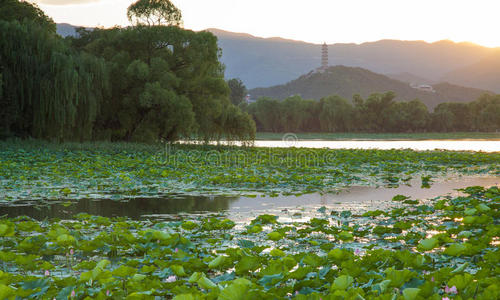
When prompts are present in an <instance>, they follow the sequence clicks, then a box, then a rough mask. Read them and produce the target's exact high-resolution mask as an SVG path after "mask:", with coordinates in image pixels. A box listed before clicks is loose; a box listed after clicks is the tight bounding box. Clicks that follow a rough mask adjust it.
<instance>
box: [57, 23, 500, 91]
mask: <svg viewBox="0 0 500 300" xmlns="http://www.w3.org/2000/svg"><path fill="white" fill-rule="evenodd" d="M76 27H77V26H72V25H69V24H57V29H58V33H59V34H61V35H62V36H67V35H75V34H76V32H75V30H74V28H76ZM207 30H208V31H210V32H212V33H213V34H214V35H216V36H217V37H218V43H219V47H220V48H221V49H222V57H221V61H222V63H224V64H225V66H226V71H225V75H226V78H240V79H241V80H242V81H243V82H244V83H245V85H246V86H247V87H248V88H256V87H269V86H275V85H280V84H284V83H286V82H289V81H291V80H294V79H296V78H298V77H300V76H301V75H303V74H306V73H308V72H310V71H311V70H314V69H315V68H317V67H318V66H319V65H320V60H321V45H319V44H311V43H306V42H303V41H295V40H289V39H284V38H277V37H274V38H261V37H255V36H252V35H250V34H247V33H235V32H228V31H224V30H220V29H207ZM499 53H500V48H487V47H483V46H479V45H475V44H472V43H455V42H451V41H439V42H435V43H427V42H424V41H397V40H381V41H377V42H367V43H363V44H334V45H329V62H330V65H344V66H351V67H361V68H364V69H367V70H370V71H373V72H376V73H381V74H387V75H388V76H389V77H392V78H394V79H398V80H402V81H406V82H409V81H410V80H412V79H411V78H413V79H417V78H420V80H417V82H415V83H435V82H441V81H448V82H451V83H454V84H459V85H464V86H470V87H475V88H481V89H488V90H493V91H495V92H500V80H498V78H500V71H499V70H500V54H499ZM490 60H494V61H498V62H499V63H498V65H499V67H496V66H497V64H496V63H493V64H492V63H491V62H490ZM412 81H415V80H412ZM420 81H425V82H420Z"/></svg>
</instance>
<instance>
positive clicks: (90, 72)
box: [0, 20, 107, 140]
mask: <svg viewBox="0 0 500 300" xmlns="http://www.w3.org/2000/svg"><path fill="white" fill-rule="evenodd" d="M0 40H1V41H2V43H0V62H1V64H0V69H1V72H2V81H3V88H2V97H1V100H0V101H1V103H0V106H1V107H2V116H1V117H0V128H1V129H2V130H1V131H3V132H7V134H15V135H18V136H31V137H34V138H44V139H58V140H64V139H72V140H82V139H90V138H91V137H92V124H93V122H94V120H95V118H96V115H97V113H98V111H99V107H100V104H101V102H102V101H103V98H104V94H105V92H106V87H107V73H106V67H105V64H104V61H103V60H100V59H96V58H95V57H93V56H91V55H88V54H80V53H76V52H74V51H72V50H71V49H70V48H69V47H68V46H67V44H66V43H65V42H64V41H63V40H62V39H61V38H60V37H59V36H57V35H56V34H55V33H54V32H52V31H49V30H47V29H46V28H45V27H43V26H40V25H39V24H38V23H35V22H31V21H27V20H26V21H23V23H19V22H17V21H16V22H5V21H0Z"/></svg>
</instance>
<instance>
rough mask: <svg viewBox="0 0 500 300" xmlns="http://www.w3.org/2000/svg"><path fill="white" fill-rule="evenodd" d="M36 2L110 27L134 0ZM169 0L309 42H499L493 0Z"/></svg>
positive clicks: (221, 22) (498, 6)
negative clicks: (393, 40)
mask: <svg viewBox="0 0 500 300" xmlns="http://www.w3.org/2000/svg"><path fill="white" fill-rule="evenodd" d="M36 2H37V3H38V4H39V6H40V7H41V8H42V9H43V10H44V11H45V12H46V13H47V14H48V15H49V16H51V17H52V18H54V20H55V21H56V22H58V23H70V24H75V25H84V26H103V27H111V26H114V25H121V26H126V25H128V24H129V23H128V20H127V18H126V14H125V12H126V9H127V7H128V6H129V5H130V4H131V3H132V2H133V0H69V1H61V0H37V1H36ZM173 2H174V4H175V5H176V6H177V7H179V8H180V9H181V11H182V13H183V18H184V26H185V28H188V29H193V30H203V29H207V28H218V29H223V30H227V31H233V32H245V33H249V34H252V35H255V36H260V37H283V38H289V39H295V40H302V41H306V42H312V43H323V42H327V43H362V42H367V41H376V40H380V39H399V40H425V41H428V42H434V41H438V40H452V41H455V42H464V41H467V42H472V43H476V44H480V45H483V46H487V47H500V36H499V35H498V34H496V32H495V31H496V28H497V23H496V22H497V21H496V20H497V16H496V12H498V11H499V10H500V2H498V1H490V0H478V1H474V2H471V1H460V0H459V1H457V0H443V1H430V0H422V1H418V2H417V1H401V0H381V1H371V0H353V1H321V0H311V1H308V2H307V5H305V4H304V2H303V1H298V0H274V1H264V0H254V1H244V0H213V1H200V0H182V1H181V0H173ZM61 3H64V4H65V5H61ZM68 3H69V4H68ZM71 3H73V4H71ZM74 3H79V4H74Z"/></svg>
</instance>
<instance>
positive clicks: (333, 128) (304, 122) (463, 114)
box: [246, 92, 500, 133]
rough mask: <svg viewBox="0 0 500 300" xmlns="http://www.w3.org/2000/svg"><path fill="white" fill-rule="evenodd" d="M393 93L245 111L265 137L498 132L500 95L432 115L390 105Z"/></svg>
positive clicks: (412, 105)
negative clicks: (274, 134) (273, 134)
mask: <svg viewBox="0 0 500 300" xmlns="http://www.w3.org/2000/svg"><path fill="white" fill-rule="evenodd" d="M394 97H395V95H394V94H393V93H392V92H388V93H384V94H372V95H370V96H369V97H368V98H366V99H363V98H362V97H360V96H359V95H355V96H354V97H353V100H352V102H351V101H349V100H347V99H344V98H342V97H340V96H336V95H334V96H329V97H325V98H322V99H321V100H320V101H315V100H305V99H302V98H301V97H300V96H291V97H288V98H286V99H285V100H283V101H279V100H275V99H270V98H265V97H262V98H259V99H258V100H257V101H256V102H253V103H250V104H249V105H248V106H247V107H246V109H247V111H248V112H249V113H250V114H251V115H252V116H253V118H254V119H255V121H256V123H257V129H258V130H259V131H266V132H393V133H395V132H451V131H489V132H494V131H497V130H499V129H500V95H496V96H494V95H489V94H484V95H482V96H481V97H480V98H478V99H477V100H475V101H472V102H469V103H451V102H450V103H441V104H439V105H438V106H436V107H435V109H434V111H433V112H432V113H431V112H429V111H428V108H427V106H425V104H423V103H422V102H421V101H419V100H418V99H415V100H412V101H408V102H405V101H394Z"/></svg>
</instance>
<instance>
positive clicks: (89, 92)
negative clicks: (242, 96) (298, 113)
mask: <svg viewBox="0 0 500 300" xmlns="http://www.w3.org/2000/svg"><path fill="white" fill-rule="evenodd" d="M158 3H160V4H158ZM153 4H154V5H153ZM128 16H129V18H130V19H131V21H133V22H134V24H135V26H133V27H128V28H113V29H95V30H84V29H80V30H79V31H78V32H79V36H78V37H77V38H74V37H70V38H66V39H62V38H61V37H59V36H58V35H57V34H56V33H55V25H54V23H53V22H52V20H50V19H49V18H48V17H46V16H45V15H44V14H43V12H42V11H41V10H40V9H38V8H37V7H36V6H33V5H31V4H28V3H27V2H20V1H18V0H5V1H3V2H2V3H1V4H0V40H1V41H2V42H1V43H0V106H1V107H2V109H1V111H0V137H9V136H18V137H33V138H42V139H55V140H76V141H83V140H111V141H118V140H123V141H157V140H160V139H163V140H168V141H173V140H178V139H181V138H192V137H195V138H198V139H201V140H204V141H210V140H220V139H223V138H224V139H230V140H234V139H237V140H252V139H254V136H255V124H254V122H253V120H252V119H251V117H250V116H249V115H248V114H247V113H246V112H243V111H242V110H241V109H239V108H238V107H236V106H235V105H233V104H232V103H231V101H230V98H229V96H230V89H229V87H228V84H227V83H226V82H225V80H224V68H223V66H222V64H221V63H220V62H219V57H220V50H219V48H218V46H217V39H216V37H215V36H214V35H212V34H211V33H209V32H193V31H190V30H184V29H181V28H180V27H178V26H175V25H178V24H180V22H181V21H180V18H181V14H180V11H178V10H177V9H176V8H175V7H174V6H173V5H172V4H171V3H170V2H169V1H168V0H160V1H150V0H139V1H137V2H136V3H134V4H133V5H131V6H130V7H129V11H128ZM151 20H155V22H152V21H151ZM162 20H163V21H162ZM156 21H158V22H156Z"/></svg>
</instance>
